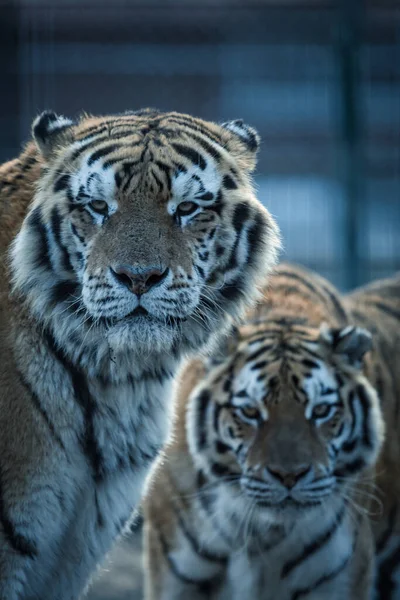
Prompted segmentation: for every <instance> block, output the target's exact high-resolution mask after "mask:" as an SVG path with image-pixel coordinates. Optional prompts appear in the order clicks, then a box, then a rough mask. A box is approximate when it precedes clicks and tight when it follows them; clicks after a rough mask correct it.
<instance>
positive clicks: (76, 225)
mask: <svg viewBox="0 0 400 600" xmlns="http://www.w3.org/2000/svg"><path fill="white" fill-rule="evenodd" d="M33 136H34V139H35V141H36V145H37V147H38V150H39V153H40V159H39V160H40V161H41V162H42V165H43V167H42V172H41V176H40V178H39V180H38V181H37V182H36V192H35V195H34V201H33V203H32V205H31V208H30V210H29V213H28V215H27V217H26V218H25V220H24V223H23V226H22V229H21V231H20V232H19V234H18V236H17V238H16V239H15V241H14V243H13V246H12V250H11V257H12V274H13V285H14V289H15V290H17V291H18V292H20V293H21V294H22V296H24V297H25V299H26V302H27V304H28V305H29V307H30V310H31V311H32V312H33V313H34V314H35V315H36V316H37V317H38V318H39V319H40V320H41V321H44V322H47V323H49V322H51V324H52V326H53V328H54V330H55V331H54V333H55V335H56V336H58V337H59V339H60V340H62V343H63V344H69V347H70V349H71V352H72V354H74V353H75V357H76V358H79V359H80V360H81V361H82V360H84V359H82V356H80V354H79V353H80V352H82V344H83V342H82V339H83V338H85V344H84V346H85V347H86V346H87V345H88V344H89V345H90V340H91V339H92V338H93V336H95V338H96V340H97V341H96V344H97V345H98V340H99V338H100V339H103V338H104V339H105V340H107V343H108V344H109V346H110V348H111V351H112V353H114V355H117V354H118V350H119V349H124V348H126V346H129V347H130V348H136V350H137V352H138V353H139V354H140V355H143V353H145V354H148V353H151V352H157V351H159V352H165V351H166V350H167V351H170V352H172V353H174V351H176V352H178V350H180V349H181V347H182V345H183V346H184V347H185V348H187V349H190V348H197V347H199V345H201V344H203V343H204V342H205V341H206V340H207V339H208V338H209V337H210V335H212V334H213V333H214V332H215V331H216V330H218V329H219V328H220V327H223V324H224V322H225V321H226V319H227V316H228V315H230V316H231V317H233V318H236V317H237V316H238V315H240V314H241V313H242V312H243V310H244V309H245V308H246V307H247V305H248V304H249V303H251V302H252V301H253V300H254V298H255V296H256V289H257V287H258V286H259V285H261V284H262V283H263V280H264V278H265V275H266V274H267V273H268V271H269V270H270V268H271V266H272V265H273V264H274V262H275V258H276V253H277V249H278V247H279V238H278V232H277V227H276V225H275V223H274V221H273V219H272V217H271V216H270V214H269V213H268V212H267V210H266V209H265V208H263V207H262V205H261V204H260V202H258V200H257V199H256V197H255V194H254V191H253V188H252V184H251V178H250V174H251V171H252V170H253V169H254V167H255V162H256V152H257V148H258V145H259V139H258V136H257V134H256V132H255V131H254V130H253V129H252V128H251V127H249V126H247V125H245V124H244V123H243V122H241V121H233V122H229V123H225V124H223V125H216V124H214V123H209V122H205V121H202V120H200V119H195V118H192V117H190V116H188V115H182V114H179V113H159V112H157V111H153V110H144V111H139V112H136V113H126V114H122V115H116V116H106V117H101V118H95V117H83V118H82V119H80V120H79V121H77V122H74V121H71V120H69V119H66V118H64V117H60V116H57V115H55V114H54V113H51V112H46V113H43V114H42V115H41V116H40V117H38V119H37V120H36V121H35V122H34V125H33ZM85 336H86V337H85ZM93 339H94V338H93ZM96 347H97V346H96Z"/></svg>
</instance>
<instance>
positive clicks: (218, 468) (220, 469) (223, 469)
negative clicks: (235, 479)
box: [211, 462, 232, 477]
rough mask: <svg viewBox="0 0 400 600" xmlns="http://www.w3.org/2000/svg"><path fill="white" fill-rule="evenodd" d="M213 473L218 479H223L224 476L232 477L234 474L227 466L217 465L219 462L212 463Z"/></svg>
mask: <svg viewBox="0 0 400 600" xmlns="http://www.w3.org/2000/svg"><path fill="white" fill-rule="evenodd" d="M211 472H212V473H213V474H214V475H215V476H216V477H222V476H223V475H232V472H231V470H230V469H229V467H227V466H226V465H223V464H221V463H217V462H214V463H212V465H211Z"/></svg>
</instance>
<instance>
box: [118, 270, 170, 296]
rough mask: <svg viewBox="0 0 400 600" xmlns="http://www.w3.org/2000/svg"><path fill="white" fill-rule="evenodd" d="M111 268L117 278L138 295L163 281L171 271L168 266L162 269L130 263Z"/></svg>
mask: <svg viewBox="0 0 400 600" xmlns="http://www.w3.org/2000/svg"><path fill="white" fill-rule="evenodd" d="M110 269H111V273H112V274H113V275H114V277H115V279H116V280H117V281H118V282H119V283H121V284H122V285H125V286H126V287H127V288H128V289H129V290H130V291H131V292H132V293H133V294H136V295H137V296H141V295H142V294H146V292H148V291H149V289H150V288H152V287H154V286H156V285H158V284H159V283H161V282H162V281H163V280H164V279H165V278H166V276H167V275H168V271H169V269H168V267H167V268H166V269H165V270H164V271H161V270H160V269H154V268H135V267H130V266H129V265H116V266H115V267H114V268H113V267H110Z"/></svg>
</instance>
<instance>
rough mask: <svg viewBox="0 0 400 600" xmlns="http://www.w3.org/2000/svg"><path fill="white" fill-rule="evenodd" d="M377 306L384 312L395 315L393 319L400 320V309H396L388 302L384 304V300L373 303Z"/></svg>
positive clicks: (391, 315)
mask: <svg viewBox="0 0 400 600" xmlns="http://www.w3.org/2000/svg"><path fill="white" fill-rule="evenodd" d="M371 304H372V303H371ZM373 305H374V306H376V308H378V309H379V310H381V311H382V312H384V313H385V314H386V315H389V317H393V319H397V320H400V311H399V310H396V309H395V308H393V307H392V306H388V305H387V304H383V303H382V302H374V303H373Z"/></svg>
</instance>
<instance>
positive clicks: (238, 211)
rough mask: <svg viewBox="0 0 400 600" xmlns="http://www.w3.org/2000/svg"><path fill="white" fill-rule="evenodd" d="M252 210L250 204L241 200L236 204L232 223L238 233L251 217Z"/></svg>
mask: <svg viewBox="0 0 400 600" xmlns="http://www.w3.org/2000/svg"><path fill="white" fill-rule="evenodd" d="M249 215H250V210H249V206H248V204H245V203H244V202H241V203H240V204H237V205H236V206H235V210H234V212H233V217H232V224H233V226H234V228H235V231H236V233H238V234H239V232H240V231H241V229H242V227H243V224H244V222H245V221H247V219H248V218H249Z"/></svg>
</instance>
